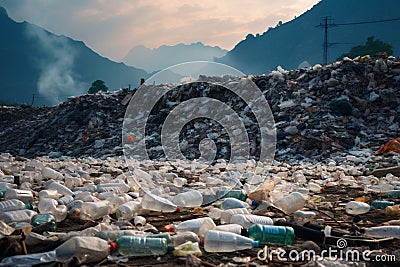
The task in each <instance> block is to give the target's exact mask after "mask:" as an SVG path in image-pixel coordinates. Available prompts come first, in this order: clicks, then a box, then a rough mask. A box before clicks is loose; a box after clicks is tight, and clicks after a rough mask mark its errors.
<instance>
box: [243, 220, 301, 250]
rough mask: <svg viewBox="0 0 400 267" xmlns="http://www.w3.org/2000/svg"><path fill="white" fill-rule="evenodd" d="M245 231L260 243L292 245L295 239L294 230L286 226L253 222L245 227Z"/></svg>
mask: <svg viewBox="0 0 400 267" xmlns="http://www.w3.org/2000/svg"><path fill="white" fill-rule="evenodd" d="M247 233H248V236H249V237H250V238H251V239H254V240H257V241H258V242H260V244H270V243H273V244H282V245H292V244H293V243H294V240H295V235H294V230H293V228H292V227H288V226H276V225H261V224H254V225H252V226H251V227H250V228H249V229H247Z"/></svg>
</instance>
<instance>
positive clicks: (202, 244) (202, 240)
mask: <svg viewBox="0 0 400 267" xmlns="http://www.w3.org/2000/svg"><path fill="white" fill-rule="evenodd" d="M200 246H202V247H204V239H201V240H200Z"/></svg>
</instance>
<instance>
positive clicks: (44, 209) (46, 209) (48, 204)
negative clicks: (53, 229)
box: [38, 198, 68, 222]
mask: <svg viewBox="0 0 400 267" xmlns="http://www.w3.org/2000/svg"><path fill="white" fill-rule="evenodd" d="M38 210H39V212H40V213H41V214H44V213H50V214H52V215H53V216H54V217H55V218H56V222H62V221H64V220H65V218H67V215H68V209H67V206H65V205H59V204H58V202H57V200H55V199H52V198H42V199H41V200H40V201H39V204H38Z"/></svg>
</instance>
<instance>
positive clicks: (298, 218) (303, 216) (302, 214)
mask: <svg viewBox="0 0 400 267" xmlns="http://www.w3.org/2000/svg"><path fill="white" fill-rule="evenodd" d="M315 217H316V213H315V212H313V211H302V210H298V211H295V212H293V218H294V220H295V222H296V223H297V224H299V225H304V224H305V223H308V222H310V223H315V221H316V220H315Z"/></svg>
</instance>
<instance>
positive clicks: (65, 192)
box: [47, 181, 74, 196]
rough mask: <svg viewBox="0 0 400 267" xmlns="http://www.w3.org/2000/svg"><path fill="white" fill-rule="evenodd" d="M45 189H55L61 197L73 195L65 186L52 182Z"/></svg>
mask: <svg viewBox="0 0 400 267" xmlns="http://www.w3.org/2000/svg"><path fill="white" fill-rule="evenodd" d="M47 189H55V190H57V192H58V193H59V194H60V195H62V196H67V195H68V196H73V195H74V193H73V192H72V191H71V189H69V188H68V187H66V186H65V185H62V184H60V183H59V182H56V181H54V182H52V183H50V184H49V185H48V186H47Z"/></svg>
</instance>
